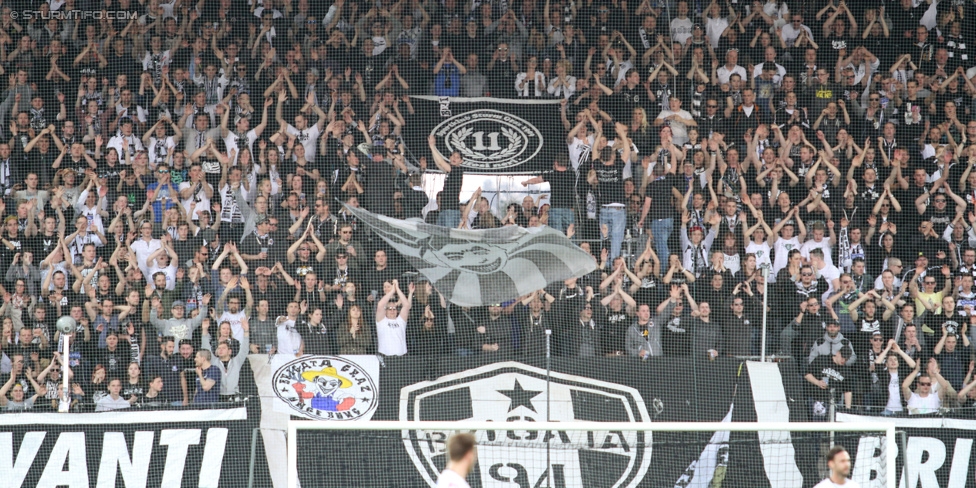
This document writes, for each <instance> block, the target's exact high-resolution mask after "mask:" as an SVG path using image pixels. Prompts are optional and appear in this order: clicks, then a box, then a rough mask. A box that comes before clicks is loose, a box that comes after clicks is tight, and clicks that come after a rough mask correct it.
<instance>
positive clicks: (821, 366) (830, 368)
mask: <svg viewBox="0 0 976 488" xmlns="http://www.w3.org/2000/svg"><path fill="white" fill-rule="evenodd" d="M807 374H812V375H813V376H814V378H816V379H818V380H822V381H824V382H826V383H827V389H826V390H822V389H820V388H818V387H816V386H814V385H812V384H810V389H811V393H810V396H812V397H813V398H814V399H815V400H817V401H822V402H825V401H827V400H828V398H829V395H830V389H831V388H833V389H834V390H835V391H836V392H838V393H846V392H848V391H852V388H853V383H854V381H853V378H854V376H853V374H852V372H851V368H850V367H849V366H841V365H839V364H837V363H835V362H834V357H833V356H827V355H820V356H817V357H816V358H814V360H813V362H811V363H810V364H809V366H807ZM848 380H850V381H848ZM808 384H809V383H808Z"/></svg>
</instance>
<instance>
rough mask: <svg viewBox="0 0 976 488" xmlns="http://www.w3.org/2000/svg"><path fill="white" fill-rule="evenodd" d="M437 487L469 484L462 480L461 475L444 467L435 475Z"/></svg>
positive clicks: (462, 487)
mask: <svg viewBox="0 0 976 488" xmlns="http://www.w3.org/2000/svg"><path fill="white" fill-rule="evenodd" d="M437 488H471V485H468V482H467V481H464V478H462V477H461V475H459V474H457V473H455V472H454V471H451V470H450V469H445V470H444V471H443V472H441V475H440V476H438V477H437Z"/></svg>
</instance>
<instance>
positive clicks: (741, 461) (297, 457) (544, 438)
mask: <svg viewBox="0 0 976 488" xmlns="http://www.w3.org/2000/svg"><path fill="white" fill-rule="evenodd" d="M460 432H470V433H473V434H474V435H475V439H476V441H477V462H476V464H475V466H474V468H473V469H472V472H471V473H470V475H469V476H468V478H467V480H468V483H469V484H470V485H471V486H472V487H486V488H487V487H514V486H518V487H520V488H523V487H528V488H543V487H545V488H569V487H587V488H588V487H596V486H607V487H609V486H613V487H637V486H648V487H668V488H670V487H672V486H673V487H675V488H679V487H680V488H692V487H701V488H717V487H742V486H769V487H771V488H779V487H790V488H804V487H810V486H813V485H815V484H816V483H817V482H819V481H820V480H821V479H823V478H825V477H826V476H827V474H828V473H827V469H826V461H825V457H824V454H825V453H826V452H827V451H828V450H829V449H830V447H831V446H834V445H841V446H844V447H845V448H846V449H847V450H848V452H849V453H850V455H851V462H852V464H851V467H852V471H851V477H852V479H853V480H855V481H857V482H858V483H859V484H860V486H861V487H865V488H868V487H870V488H894V487H895V484H896V476H894V473H896V468H895V458H896V454H897V447H896V445H895V437H894V436H895V428H894V425H893V424H888V423H876V422H869V423H843V424H837V423H830V424H828V423H789V424H785V423H740V422H737V423H733V422H713V423H707V422H698V423H684V422H681V423H664V422H661V423H657V422H656V423H652V424H643V425H641V424H635V423H618V422H507V423H504V424H503V425H500V424H499V423H493V422H472V421H457V422H424V421H419V422H406V421H374V422H348V423H337V422H307V421H291V422H289V426H288V481H289V484H288V486H289V487H295V486H316V487H347V486H363V487H368V486H398V487H423V486H435V485H436V483H437V478H438V475H439V474H440V472H441V471H442V470H443V469H444V468H445V466H446V463H447V441H448V439H449V438H450V436H451V435H453V434H455V433H460ZM404 458H409V460H410V461H411V462H403V459H404Z"/></svg>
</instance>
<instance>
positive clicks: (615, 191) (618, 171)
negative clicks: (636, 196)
mask: <svg viewBox="0 0 976 488" xmlns="http://www.w3.org/2000/svg"><path fill="white" fill-rule="evenodd" d="M593 169H595V170H596V177H597V179H598V180H599V181H600V185H599V190H600V197H599V201H600V205H609V204H611V203H619V204H621V205H626V203H627V199H626V198H624V165H623V163H620V162H614V164H611V165H606V164H603V163H602V162H601V163H596V164H594V165H593Z"/></svg>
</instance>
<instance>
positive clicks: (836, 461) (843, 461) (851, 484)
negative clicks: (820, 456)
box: [813, 446, 860, 488]
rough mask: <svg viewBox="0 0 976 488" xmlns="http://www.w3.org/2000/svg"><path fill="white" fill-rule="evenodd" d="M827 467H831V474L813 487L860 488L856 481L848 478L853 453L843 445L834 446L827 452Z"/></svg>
mask: <svg viewBox="0 0 976 488" xmlns="http://www.w3.org/2000/svg"><path fill="white" fill-rule="evenodd" d="M827 468H828V469H830V476H828V477H827V478H825V479H824V480H823V481H821V482H820V483H817V486H814V487H813V488H835V487H838V486H842V487H844V488H860V485H858V484H857V482H856V481H851V480H849V479H847V477H848V476H850V474H851V455H850V454H848V453H847V449H844V447H843V446H834V447H832V448H830V451H828V452H827Z"/></svg>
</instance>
